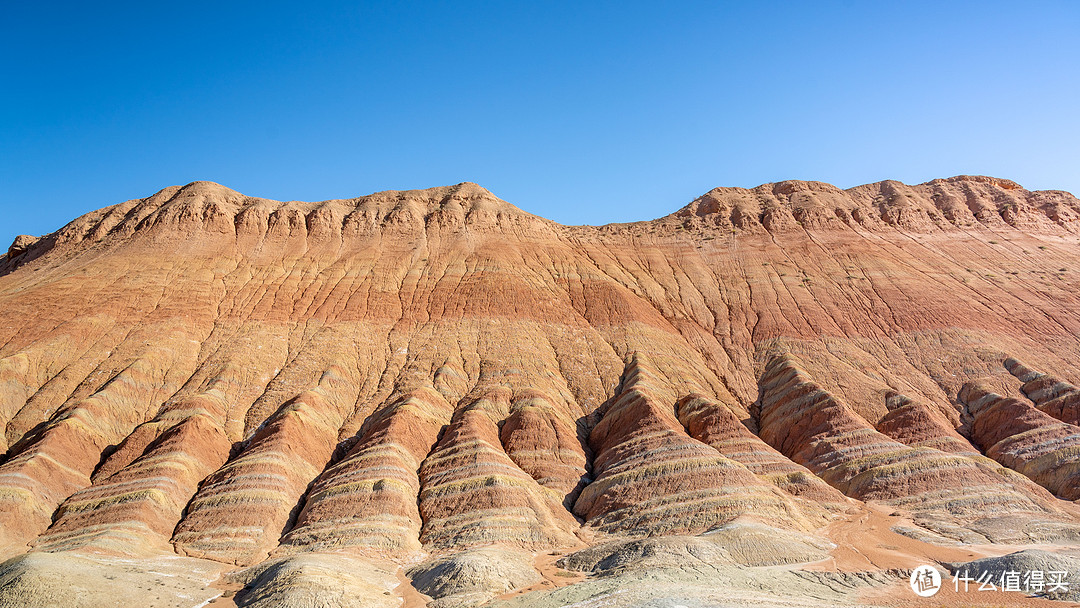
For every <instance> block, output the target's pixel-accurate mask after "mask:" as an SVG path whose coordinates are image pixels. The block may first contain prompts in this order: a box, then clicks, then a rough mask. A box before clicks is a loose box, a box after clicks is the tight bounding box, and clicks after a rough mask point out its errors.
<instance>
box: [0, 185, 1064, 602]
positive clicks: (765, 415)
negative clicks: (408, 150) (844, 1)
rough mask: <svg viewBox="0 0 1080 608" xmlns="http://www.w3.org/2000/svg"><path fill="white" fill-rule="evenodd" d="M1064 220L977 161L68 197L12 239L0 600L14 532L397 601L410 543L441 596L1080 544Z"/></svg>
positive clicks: (264, 584)
mask: <svg viewBox="0 0 1080 608" xmlns="http://www.w3.org/2000/svg"><path fill="white" fill-rule="evenodd" d="M1078 242H1080V201H1077V199H1076V198H1074V197H1073V196H1072V195H1070V194H1068V193H1065V192H1054V191H1047V192H1031V191H1028V190H1025V189H1023V188H1022V187H1020V186H1019V185H1018V184H1016V183H1014V182H1010V181H1008V180H1002V179H996V178H989V177H971V176H961V177H955V178H950V179H941V180H934V181H932V182H929V183H926V184H919V185H914V186H909V185H905V184H901V183H898V182H891V181H889V182H881V183H877V184H868V185H864V186H859V187H856V188H851V189H848V190H841V189H838V188H835V187H833V186H830V185H828V184H823V183H818V182H796V181H789V182H781V183H777V184H766V185H763V186H759V187H757V188H754V189H742V188H717V189H715V190H712V191H710V192H709V193H707V194H705V195H704V196H702V197H700V198H698V199H696V200H694V201H693V202H691V203H690V204H689V205H687V206H685V207H683V208H682V209H680V210H678V211H676V212H675V213H673V214H671V215H668V216H666V217H663V218H660V219H657V220H653V221H649V222H638V223H632V224H619V225H608V226H601V227H592V226H576V227H571V226H562V225H559V224H556V223H554V222H550V221H548V220H545V219H542V218H539V217H537V216H534V215H531V214H529V213H526V212H524V211H522V210H520V209H518V208H516V207H514V206H513V205H511V204H509V203H507V202H505V201H503V200H500V199H499V198H497V197H495V196H494V195H492V194H491V193H490V192H488V191H487V190H484V189H483V188H481V187H479V186H477V185H475V184H471V183H463V184H458V185H456V186H450V187H443V188H432V189H428V190H414V191H401V192H399V191H390V192H380V193H377V194H372V195H370V196H364V197H360V198H356V199H348V200H332V201H324V202H320V203H306V202H296V201H291V202H284V203H283V202H277V201H272V200H267V199H260V198H253V197H248V196H244V195H242V194H240V193H237V192H234V191H232V190H230V189H228V188H225V187H223V186H219V185H217V184H213V183H209V182H195V183H192V184H188V185H186V186H182V187H170V188H166V189H164V190H162V191H160V192H158V193H156V194H154V195H152V196H150V197H147V198H144V199H137V200H132V201H128V202H125V203H121V204H119V205H115V206H112V207H108V208H106V209H102V210H99V211H95V212H92V213H89V214H87V215H85V216H83V217H80V218H78V219H76V220H75V221H73V222H71V223H70V224H68V225H67V226H65V227H64V228H62V229H60V230H59V231H57V232H55V233H53V234H50V235H46V236H43V237H41V238H34V237H19V238H18V239H16V241H15V242H14V243H13V244H12V245H11V247H10V248H9V249H8V250H7V253H6V254H4V255H0V310H2V311H3V315H2V319H0V428H2V430H3V432H2V433H0V453H2V456H0V557H3V558H8V557H15V558H17V560H21V561H14V562H8V564H7V565H6V566H3V567H0V576H6V577H8V578H9V579H10V580H12V581H21V582H18V584H16V583H12V585H11V586H9V587H5V589H15V591H10V593H11V594H15V595H10V596H9V597H7V599H5V597H6V596H5V595H4V594H5V593H6V591H4V590H3V589H0V606H2V605H6V604H5V602H8V604H11V603H12V602H17V601H19V598H25V597H28V596H30V595H33V593H34V592H33V590H34V589H36V587H35V585H36V584H37V583H36V582H35V581H38V580H44V579H41V578H40V576H39V574H40V575H41V576H46V574H47V576H46V578H48V577H52V576H53V574H52V572H53V570H55V569H56V568H59V567H60V566H56V564H62V563H67V562H65V561H64V560H66V559H67V558H66V557H65V558H57V560H52V561H50V560H49V559H44V558H34V559H28V560H27V559H23V558H19V557H18V556H20V555H22V554H25V553H26V552H28V551H35V552H37V553H38V554H43V552H50V553H51V554H53V555H64V556H73V557H71V560H74V561H70V560H69V561H70V563H80V564H82V563H83V562H79V561H78V560H80V559H83V557H78V556H86V555H94V556H97V557H95V559H105V557H102V556H107V557H108V558H109V559H113V560H120V561H116V562H115V563H135V562H134V561H130V560H136V561H137V560H144V559H149V558H150V557H153V556H157V557H156V558H155V559H165V558H166V557H167V558H168V559H169V560H191V563H199V564H206V563H213V564H220V567H221V568H236V567H251V569H248V570H245V571H244V572H246V573H247V575H245V576H247V578H245V579H244V581H245V582H244V584H247V585H249V588H248V589H247V590H245V592H244V593H242V594H238V595H237V598H238V599H237V601H239V602H241V603H246V604H245V605H253V606H254V605H286V604H290V603H292V604H297V605H301V604H303V605H306V604H305V602H310V601H311V598H313V597H317V596H319V594H320V589H322V588H327V587H328V586H334V585H337V586H338V587H341V588H343V589H346V590H353V591H355V593H356V594H357V596H356V597H361V596H362V597H363V598H366V599H364V601H370V602H374V604H373V605H375V604H378V603H380V602H383V601H384V600H385V601H386V602H388V605H390V604H397V603H400V602H401V601H404V602H406V603H408V604H410V605H416V602H418V601H420V602H422V601H426V600H424V599H423V598H422V597H421V596H420V595H419V593H417V592H416V591H415V589H412V588H411V587H410V586H409V585H408V584H407V583H404V584H403V585H401V584H399V585H395V584H394V583H395V581H397V582H401V581H404V580H406V579H405V576H406V575H405V574H404V573H405V570H404V569H403V568H404V567H406V566H407V567H409V568H411V569H410V570H409V572H412V573H413V577H414V578H413V580H414V582H415V583H416V585H419V586H420V587H423V588H424V589H427V590H429V591H431V593H434V594H435V595H438V596H439V597H438V598H436V599H435V600H434V601H436V602H440V604H438V605H441V606H447V607H449V606H451V605H467V604H469V603H470V602H473V603H475V602H479V601H488V600H490V599H492V598H495V597H496V596H498V595H499V594H504V593H509V592H510V590H511V589H516V588H517V587H520V586H523V585H524V586H526V587H528V588H531V585H555V586H558V585H559V584H560V580H558V579H556V578H552V577H551V576H549V575H550V572H548V571H546V570H544V568H545V567H547V566H543V565H542V564H540V565H536V572H533V571H532V570H530V568H533V566H532V565H530V564H531V562H530V560H532V559H533V558H534V557H536V556H537V555H541V554H542V555H550V554H552V553H560V552H561V553H566V552H569V551H576V550H579V549H582V548H583V547H587V546H596V545H597V544H598V543H608V542H611V543H616V545H612V546H620V547H622V546H624V544H625V543H637V544H633V545H625V546H627V547H631V546H632V547H638V548H643V549H641V551H646V552H647V551H651V550H652V549H648V548H649V547H667V546H668V545H667V544H665V543H667V541H665V540H663V539H662V538H660V537H678V538H681V539H684V540H680V541H678V542H677V543H676V544H677V545H678V546H679V547H689V548H687V549H685V551H684V549H683V548H678V549H677V550H673V551H676V553H679V552H687V551H688V552H690V554H693V552H694V551H698V550H699V549H700V550H702V551H705V553H702V555H705V554H706V553H707V554H709V555H713V554H714V553H715V555H714V557H716V559H720V560H722V559H726V560H728V561H729V562H731V560H735V561H734V562H731V563H736V564H743V563H744V562H745V563H756V562H755V561H754V559H750V558H749V557H747V558H746V559H744V560H743V561H739V559H743V558H739V559H735V557H734V556H736V555H742V554H743V553H747V552H750V553H753V554H754V555H758V556H774V557H775V556H781V555H783V554H784V553H785V552H786V551H794V553H796V554H798V555H800V556H802V555H805V556H808V557H807V559H810V557H809V556H819V555H820V552H821V551H826V550H827V548H828V547H833V546H834V545H835V543H834V544H830V543H829V542H827V541H825V540H824V539H825V538H826V537H828V538H831V539H833V540H836V541H837V543H839V544H841V545H842V544H843V543H845V542H848V543H849V544H850V543H851V542H855V541H854V540H851V539H856V538H858V534H856V533H853V532H850V531H849V532H845V533H844V534H847V536H843V535H842V537H841V538H839V539H837V538H834V536H835V535H834V534H833V532H832V530H833V528H832V527H830V526H833V525H834V524H835V525H839V523H837V522H841V523H842V521H846V520H845V518H849V517H859V515H858V514H860V513H861V514H863V515H865V516H866V517H869V515H867V514H870V513H877V511H874V510H873V509H879V508H880V509H885V510H886V511H888V512H895V513H897V515H896V517H901V516H903V517H906V518H908V520H905V521H904V522H902V525H900V524H898V525H897V529H901V528H902V529H903V530H904V531H905V532H904V533H905V534H906V535H907V536H905V537H904V538H906V539H907V540H906V541H900V540H896V539H895V538H892V539H891V540H888V541H882V544H883V545H889V544H890V543H893V542H896V543H901V542H912V543H916V541H915V540H912V539H928V540H929V541H931V542H934V543H942V544H947V543H949V542H951V543H954V544H955V543H956V542H973V543H987V542H992V541H995V540H1001V541H1009V542H1034V541H1036V540H1041V541H1045V542H1064V541H1062V539H1068V538H1074V539H1075V538H1080V518H1078V513H1080V511H1078V507H1077V506H1076V505H1074V504H1073V503H1072V502H1071V501H1072V500H1075V499H1076V498H1078V495H1077V494H1076V488H1077V487H1080V486H1078V483H1077V477H1076V474H1075V471H1076V468H1075V467H1076V462H1075V460H1076V449H1077V446H1075V445H1073V444H1074V443H1075V441H1074V440H1075V439H1076V437H1077V435H1076V431H1075V429H1076V428H1077V427H1075V426H1072V425H1075V424H1077V423H1078V422H1080V421H1078V420H1077V416H1078V409H1077V408H1078V403H1080V398H1078V395H1080V389H1077V388H1076V386H1074V385H1073V384H1070V382H1071V383H1077V382H1080V363H1078V362H1080V280H1078V278H1077V277H1078V273H1080V263H1078V258H1077V253H1076V252H1077V243H1078ZM1020 361H1023V362H1025V363H1020ZM1003 363H1004V365H1003ZM968 383H974V384H970V385H969V386H968V388H965V389H964V390H963V391H962V390H961V388H962V387H964V386H965V385H966V384H968ZM991 393H993V395H991ZM1029 400H1030V403H1029ZM984 454H985V455H989V456H990V457H991V458H993V459H994V460H991V459H990V458H986V456H985V455H984ZM995 461H996V462H995ZM1036 482H1037V483H1036ZM1039 484H1041V486H1040V485H1039ZM1055 495H1056V496H1055ZM764 525H768V526H769V528H763V527H762V526H764ZM844 529H845V530H847V529H848V528H844ZM762 530H765V531H764V532H762ZM1040 530H1041V532H1040ZM733 531H736V532H737V533H736V532H733ZM700 535H712V536H710V539H709V540H708V542H705V541H700V542H699V541H698V540H693V538H698V537H700ZM830 535H832V536H830ZM894 536H895V535H894ZM643 537H647V538H643ZM686 538H691V540H685V539H686ZM807 538H808V539H818V540H821V543H817V542H811V541H804V540H792V539H807ZM890 538H891V537H890ZM720 539H727V540H723V541H722V542H721V540H720ZM770 539H775V543H774V544H775V545H776V546H766V545H769V544H770V543H771V542H772V540H770ZM844 539H849V540H844ZM781 541H782V542H781ZM672 542H675V541H672ZM918 542H920V543H921V542H922V541H918ZM618 543H623V544H618ZM679 543H681V544H679ZM784 543H786V544H784ZM916 544H917V543H916ZM605 546H606V545H605ZM889 546H891V545H889ZM897 546H899V545H897ZM905 546H906V545H905ZM919 546H920V547H922V545H919ZM928 546H929V545H928ZM694 547H696V548H694ZM702 547H707V549H701V548H702ZM740 547H741V548H740ZM785 547H789V548H787V549H785ZM791 547H803V548H802V549H797V548H791ZM714 548H715V549H716V550H715V551H714ZM637 550H638V549H634V551H637ZM658 550H659V549H658ZM664 551H667V549H664ZM843 551H844V548H843V547H842V546H841V547H838V548H837V549H836V550H835V551H834V552H833V554H832V557H833V558H834V559H837V560H839V561H838V562H837V563H840V561H842V560H841V559H840V558H838V557H837V555H840V556H842V555H843ZM911 551H912V552H910V553H909V554H908V555H909V557H911V559H912V560H914V559H916V557H917V558H918V559H923V560H925V559H926V558H927V557H928V556H930V553H929V551H930V550H929V549H918V550H917V551H916V550H914V549H912V550H911ZM740 552H742V553H740ZM630 554H634V555H636V553H634V552H633V551H631V552H630ZM680 554H681V553H680ZM589 555H592V554H591V553H590V554H589ZM628 555H629V554H628ZM148 556H150V557H148ZM181 556H182V557H181ZM500 556H504V557H505V556H510V557H505V559H506V560H508V561H507V563H500V562H499V560H500V559H502V557H500ZM725 556H726V557H725ZM337 557H339V558H341V559H342V560H346V559H348V560H354V561H355V564H359V565H357V566H356V568H358V570H357V572H360V571H363V572H370V573H372V576H373V577H375V578H374V579H372V581H366V580H364V577H363V576H362V575H361V574H362V572H361V574H355V573H352V574H350V572H352V571H351V570H349V568H350V567H351V566H350V567H346V566H344V565H342V564H345V562H344V561H342V562H340V563H337V562H335V561H334V560H335V558H337ZM605 559H606V558H605ZM635 559H636V558H635ZM777 559H778V558H777ZM799 559H802V558H799ZM905 559H907V558H905ZM123 560H129V561H128V562H124V561H123ZM203 560H211V561H203ZM769 560H773V557H769V558H768V559H767V560H765V561H762V562H761V563H766V561H769ZM759 561H760V560H759ZM901 561H902V563H903V564H905V565H910V563H911V562H909V561H903V560H901ZM774 562H775V560H774V561H769V563H774ZM100 563H105V562H100ZM100 563H99V562H94V565H93V566H89V565H87V566H86V568H85V572H88V573H89V572H98V571H99V570H101V568H106V569H107V566H100ZM110 563H111V562H110ZM348 563H350V564H352V563H353V562H352V561H350V562H348ZM775 563H783V562H782V560H781V561H779V562H775ZM915 563H920V562H917V561H916V562H915ZM34 564H38V565H39V566H40V567H39V566H34ZM42 564H44V566H42ZM729 565H730V564H729ZM45 566H48V568H46V567H45ZM54 566H56V568H54ZM549 566H550V564H549ZM132 567H134V566H132ZM215 567H218V566H215ZM733 567H734V566H733ZM740 567H741V566H740ZM35 568H37V570H35ZM41 568H45V570H48V569H49V568H53V570H48V572H46V573H45V574H41V573H42V572H45V570H42V569H41ZM504 571H505V572H504ZM35 572H37V574H35ZM537 572H540V573H542V574H544V576H539V577H538V575H537V574H536V573H537ZM87 576H90V574H87ZM95 576H96V575H95ZM139 576H140V577H142V576H143V575H142V574H140V575H139ZM147 576H150V575H147ZM391 576H393V577H398V578H391ZM680 576H681V575H680ZM724 576H728V575H727V574H725V575H724ZM732 576H734V575H732ZM740 576H742V575H740ZM500 577H503V578H504V579H505V580H498V579H499V578H500ZM375 579H377V581H376V580H375ZM5 580H8V579H5ZM49 580H52V579H49ZM139 580H143V579H142V578H140V579H139ZM294 580H295V581H299V582H298V583H297V584H296V585H292V586H291V587H290V582H289V581H294ZM672 580H676V579H672ZM677 580H680V581H681V580H683V579H681V578H680V579H677ZM748 580H749V579H748ZM80 581H81V579H80ZM373 581H374V582H373ZM536 581H540V582H536ZM79 584H80V585H83V582H80V583H79ZM755 584H757V583H755ZM813 585H818V583H816V582H815V583H813ZM84 587H85V585H84ZM82 588H83V587H80V589H82ZM87 588H88V587H87ZM590 588H591V587H590ZM814 588H815V589H816V588H818V587H817V586H815V587H814ZM88 589H89V588H88ZM402 589H406V590H407V591H408V589H412V590H411V591H408V593H406V592H405V591H402ZM582 589H584V587H582ZM80 593H81V591H80ZM87 593H91V591H87ZM388 594H392V595H393V597H390V596H388ZM87 597H89V596H87ZM95 597H96V596H95ZM200 597H201V596H200ZM562 597H564V596H563V595H559V594H554V595H552V596H551V598H552V600H551V601H553V602H555V601H558V600H559V598H562ZM574 597H579V598H580V596H579V595H576V594H575V593H569V592H568V593H566V594H565V598H566V599H567V600H569V599H572V598H574ZM710 597H711V596H710ZM13 598H14V599H13ZM418 598H420V599H418ZM95 601H96V600H95ZM177 601H178V602H179V600H177ZM199 601H202V600H199ZM523 601H524V600H523ZM574 601H577V600H574ZM710 601H711V600H710ZM830 601H832V600H830ZM181 603H182V602H181ZM177 605H180V604H177Z"/></svg>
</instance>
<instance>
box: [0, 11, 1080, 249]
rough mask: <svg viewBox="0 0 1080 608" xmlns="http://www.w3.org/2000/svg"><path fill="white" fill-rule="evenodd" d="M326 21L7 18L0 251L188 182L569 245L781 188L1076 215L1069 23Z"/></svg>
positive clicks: (891, 19) (796, 16) (360, 17)
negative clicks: (457, 216) (509, 206)
mask: <svg viewBox="0 0 1080 608" xmlns="http://www.w3.org/2000/svg"><path fill="white" fill-rule="evenodd" d="M318 4H319V6H318V7H316V8H312V7H310V6H305V5H302V4H300V3H287V2H274V1H265V2H250V3H247V2H197V1H196V2H184V3H154V2H139V3H122V2H113V3H109V2H105V3H84V2H71V3H62V2H54V3H8V5H7V6H6V7H5V9H4V17H3V19H0V22H2V23H0V34H2V35H0V82H2V83H3V89H2V91H3V93H2V95H0V116H2V119H0V243H2V244H3V245H4V246H5V247H6V244H7V243H9V242H10V241H11V239H12V238H14V236H15V235H16V234H20V233H30V234H43V233H47V232H51V231H52V230H55V229H57V228H59V227H60V226H62V225H63V224H65V223H66V222H68V221H69V220H71V219H73V218H74V217H76V216H78V215H80V214H82V213H85V212H87V211H90V210H93V209H96V208H99V207H103V206H106V205H110V204H114V203H117V202H120V201H123V200H126V199H130V198H138V197H143V196H148V195H150V194H152V193H153V192H155V191H157V190H159V189H161V188H163V187H165V186H168V185H172V184H183V183H187V182H190V181H194V180H200V179H205V180H212V181H216V182H219V183H222V184H225V185H227V186H229V187H231V188H234V189H236V190H239V191H241V192H244V193H245V194H251V195H256V196H265V197H269V198H276V199H280V200H291V199H299V200H323V199H328V198H344V197H353V196H359V195H362V194H367V193H370V192H374V191H378V190H385V189H407V188H423V187H430V186H438V185H446V184H453V183H457V182H461V181H474V182H477V183H479V184H481V185H483V186H485V187H487V188H489V189H490V190H492V191H493V192H494V193H495V194H497V195H499V196H501V197H502V198H504V199H506V200H508V201H510V202H512V203H514V204H516V205H518V206H519V207H521V208H523V209H525V210H527V211H530V212H533V213H537V214H539V215H543V216H545V217H548V218H551V219H554V220H556V221H560V222H563V223H568V224H577V223H605V222H611V221H632V220H640V219H651V218H654V217H658V216H661V215H664V214H666V213H669V212H670V211H673V210H675V209H677V208H678V207H680V206H681V205H683V204H685V203H686V202H687V201H689V200H691V199H693V198H694V197H696V196H697V195H699V194H701V193H703V192H705V191H707V190H709V189H710V188H712V187H714V186H746V187H752V186H756V185H758V184H760V183H764V182H769V181H777V180H783V179H815V180H821V181H827V182H830V183H834V184H836V185H838V186H841V187H851V186H854V185H857V184H861V183H866V182H871V181H877V180H881V179H898V180H901V181H904V182H908V183H918V182H922V181H926V180H929V179H933V178H935V177H947V176H951V175H956V174H961V173H979V174H989V175H997V176H1000V177H1008V178H1011V179H1015V180H1016V181H1018V182H1020V183H1021V184H1023V185H1024V186H1025V187H1028V188H1030V189H1063V190H1070V191H1072V192H1074V193H1078V194H1080V170H1078V169H1080V148H1078V145H1077V144H1078V142H1080V68H1078V66H1080V36H1078V35H1077V32H1078V31H1080V3H1078V2H1025V3H1016V2H970V3H967V2H953V3H938V2H932V3H931V2H928V3H917V2H897V3H886V2H835V3H829V2H747V3H740V4H735V3H719V2H678V3H660V2H655V3H651V2H634V1H623V2H514V1H506V0H503V1H498V2H415V3H411V4H406V3H391V2H386V3H363V2H358V3H352V2H322V3H318Z"/></svg>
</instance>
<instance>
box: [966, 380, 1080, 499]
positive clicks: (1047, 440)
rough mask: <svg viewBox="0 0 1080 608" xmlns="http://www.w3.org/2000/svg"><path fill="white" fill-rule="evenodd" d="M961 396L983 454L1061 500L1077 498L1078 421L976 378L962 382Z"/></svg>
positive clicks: (1079, 494) (1079, 466) (1079, 484)
mask: <svg viewBox="0 0 1080 608" xmlns="http://www.w3.org/2000/svg"><path fill="white" fill-rule="evenodd" d="M960 399H961V400H962V401H963V402H964V403H965V404H966V405H967V411H968V413H969V414H970V415H971V417H972V420H973V421H972V424H971V434H972V437H973V438H974V440H975V442H976V443H977V444H978V445H979V447H980V448H981V449H982V450H983V451H984V452H985V453H986V455H987V456H989V457H990V458H993V459H994V460H996V461H998V462H1000V463H1001V464H1003V465H1005V466H1007V467H1009V468H1010V469H1013V470H1015V471H1020V472H1021V473H1023V474H1024V475H1027V476H1028V477H1030V478H1031V479H1032V480H1034V481H1035V482H1036V483H1038V484H1039V485H1041V486H1043V487H1044V488H1046V489H1048V490H1050V491H1051V492H1053V493H1054V494H1056V495H1057V496H1060V497H1061V498H1063V499H1065V500H1078V499H1080V427H1077V426H1075V425H1072V424H1068V423H1066V422H1061V421H1060V420H1057V419H1056V418H1054V417H1052V416H1050V415H1049V414H1046V413H1045V412H1041V411H1039V410H1037V409H1035V408H1034V407H1032V406H1031V404H1029V403H1025V402H1023V401H1021V400H1019V399H1011V398H1006V397H1002V396H1001V395H998V394H997V393H994V392H991V391H988V390H986V389H985V388H983V387H981V386H980V385H979V384H977V383H970V384H966V385H964V388H962V389H961V390H960Z"/></svg>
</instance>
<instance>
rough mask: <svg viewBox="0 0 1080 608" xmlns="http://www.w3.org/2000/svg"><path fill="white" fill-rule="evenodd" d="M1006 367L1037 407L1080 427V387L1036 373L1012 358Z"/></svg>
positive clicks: (1007, 360) (1006, 363) (1006, 361)
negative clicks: (1017, 379)
mask: <svg viewBox="0 0 1080 608" xmlns="http://www.w3.org/2000/svg"><path fill="white" fill-rule="evenodd" d="M1005 367H1007V368H1008V370H1009V372H1010V373H1012V375H1014V376H1016V377H1017V378H1019V379H1020V381H1021V382H1023V383H1024V384H1023V386H1021V387H1020V390H1021V391H1023V392H1024V395H1026V396H1027V398H1028V399H1031V400H1032V401H1034V402H1035V407H1037V408H1039V410H1041V411H1043V412H1046V413H1047V414H1050V415H1051V416H1053V417H1054V418H1057V419H1058V420H1060V421H1062V422H1067V423H1069V424H1075V425H1080V387H1078V386H1074V385H1072V384H1069V383H1068V382H1064V381H1062V380H1059V379H1057V378H1055V377H1054V376H1049V375H1047V374H1043V373H1040V372H1037V371H1034V370H1032V369H1030V368H1028V367H1027V366H1026V365H1024V364H1023V363H1020V362H1019V361H1017V360H1016V359H1013V358H1011V357H1010V358H1009V359H1006V360H1005Z"/></svg>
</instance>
